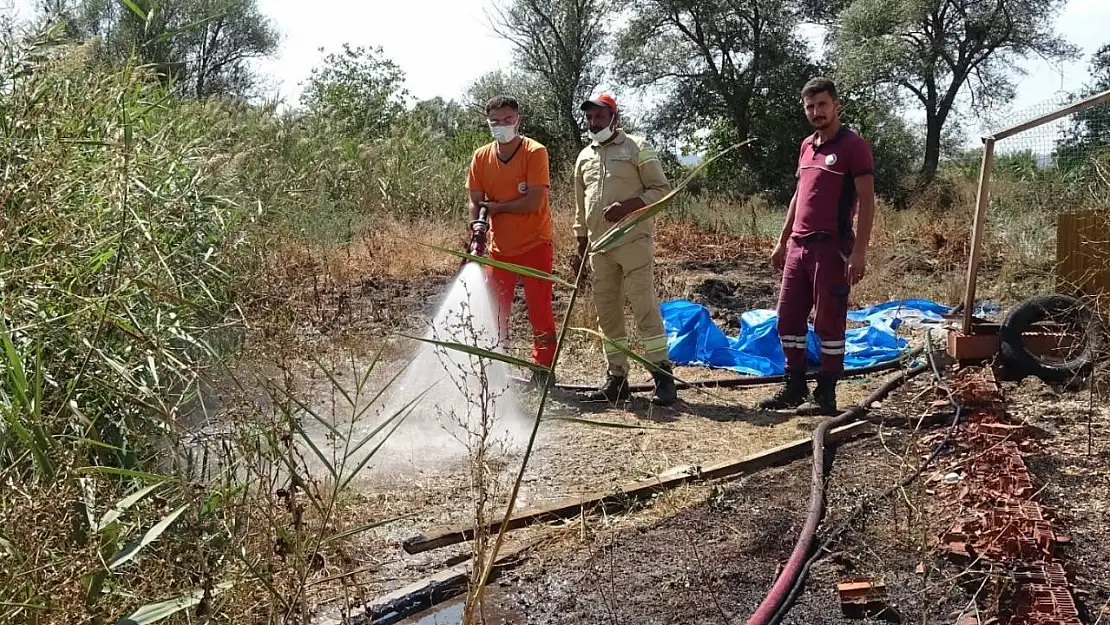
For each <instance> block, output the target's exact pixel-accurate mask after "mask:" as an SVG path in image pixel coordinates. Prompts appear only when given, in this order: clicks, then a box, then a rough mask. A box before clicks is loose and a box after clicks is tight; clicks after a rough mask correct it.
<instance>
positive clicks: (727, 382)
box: [510, 347, 925, 393]
mask: <svg viewBox="0 0 1110 625" xmlns="http://www.w3.org/2000/svg"><path fill="white" fill-rule="evenodd" d="M924 351H925V348H924V347H915V348H914V349H912V350H910V351H908V352H906V353H905V354H902V355H901V356H899V357H897V358H895V359H894V360H889V361H887V362H881V363H879V364H876V365H870V366H867V367H856V368H853V369H845V370H844V373H843V374H842V377H845V378H849V377H855V376H861V375H871V374H872V373H880V372H882V371H887V370H890V369H897V368H899V367H901V366H902V365H903V364H904V363H905V362H906V361H909V360H913V359H914V358H917V357H918V356H920V355H921V354H922V353H923V352H924ZM816 377H817V372H816V371H810V372H808V373H807V374H806V379H807V380H812V379H814V378H816ZM510 379H511V380H513V381H514V382H518V383H520V384H524V383H527V380H525V379H524V378H520V377H517V376H510ZM783 379H784V377H783V376H782V375H742V376H736V377H732V378H721V379H717V380H691V381H689V382H678V381H677V380H676V384H675V386H676V388H679V389H684V388H736V387H742V386H763V385H767V384H777V383H779V382H782V381H783ZM555 388H557V389H560V390H563V391H574V392H589V391H594V390H597V386H594V385H589V384H559V383H556V384H555ZM628 390H629V391H630V392H632V393H646V392H648V391H653V390H655V385H654V384H634V385H630V386H629V387H628Z"/></svg>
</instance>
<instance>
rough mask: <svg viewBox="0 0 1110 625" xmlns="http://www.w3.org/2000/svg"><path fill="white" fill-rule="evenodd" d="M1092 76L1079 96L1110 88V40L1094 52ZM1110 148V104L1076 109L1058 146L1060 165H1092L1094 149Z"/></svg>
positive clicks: (1058, 165) (1071, 168)
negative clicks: (1077, 111)
mask: <svg viewBox="0 0 1110 625" xmlns="http://www.w3.org/2000/svg"><path fill="white" fill-rule="evenodd" d="M1090 72H1091V80H1090V82H1088V83H1087V86H1086V87H1085V88H1084V89H1083V91H1082V92H1080V93H1079V94H1078V95H1077V97H1083V98H1086V97H1090V96H1093V95H1096V94H1099V93H1102V92H1104V91H1107V90H1110V43H1108V44H1106V45H1104V46H1102V47H1101V48H1099V49H1098V51H1097V52H1095V53H1094V54H1093V55H1092V56H1091V62H1090ZM1108 148H1110V104H1101V105H1099V106H1094V107H1091V108H1089V109H1086V110H1084V111H1080V112H1079V113H1076V114H1075V116H1074V117H1073V118H1072V122H1071V125H1070V126H1069V127H1068V128H1067V130H1066V131H1065V133H1064V137H1063V138H1062V140H1061V141H1060V143H1059V145H1058V146H1057V148H1056V155H1055V159H1054V160H1055V162H1056V165H1057V167H1060V168H1062V169H1065V170H1073V169H1075V168H1078V167H1085V166H1087V165H1089V159H1090V157H1091V152H1093V151H1104V150H1107V149H1108Z"/></svg>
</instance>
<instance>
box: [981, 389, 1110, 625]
mask: <svg viewBox="0 0 1110 625" xmlns="http://www.w3.org/2000/svg"><path fill="white" fill-rule="evenodd" d="M1003 391H1004V393H1005V394H1006V396H1007V398H1008V399H1011V400H1012V401H1014V402H1015V403H1017V404H1018V405H1020V406H1021V409H1022V412H1021V413H1020V414H1021V415H1022V416H1024V417H1026V418H1027V419H1028V420H1029V423H1030V424H1031V425H1032V426H1034V427H1036V428H1038V429H1040V430H1041V431H1042V432H1043V434H1042V436H1041V438H1040V440H1039V446H1038V449H1037V450H1036V451H1035V452H1034V453H1033V454H1032V455H1031V456H1030V457H1029V458H1027V460H1026V463H1027V465H1028V466H1029V470H1030V471H1031V472H1032V473H1033V475H1034V476H1035V479H1036V480H1037V484H1036V485H1037V486H1038V487H1039V488H1041V491H1040V498H1041V501H1042V502H1043V503H1044V505H1045V506H1047V507H1048V508H1050V509H1051V510H1052V511H1053V512H1054V513H1055V515H1056V520H1057V524H1058V527H1059V528H1060V529H1059V531H1060V532H1062V533H1063V534H1065V535H1067V536H1068V537H1070V539H1071V540H1070V544H1068V545H1066V546H1065V548H1064V555H1065V556H1066V557H1067V558H1068V559H1069V560H1070V561H1071V562H1072V563H1073V564H1074V566H1075V586H1076V589H1077V591H1078V592H1077V594H1076V603H1077V604H1080V605H1081V607H1082V608H1085V609H1086V611H1087V614H1088V617H1089V618H1088V619H1087V622H1089V623H1093V622H1095V621H1096V620H1098V619H1099V618H1100V617H1101V618H1102V622H1103V623H1105V622H1108V621H1110V609H1107V606H1108V605H1110V523H1108V521H1110V418H1108V417H1110V409H1108V407H1107V402H1106V399H1105V396H1103V397H1101V398H1100V397H1099V396H1098V395H1096V394H1093V393H1090V392H1087V391H1078V392H1070V393H1069V392H1062V391H1060V390H1058V389H1053V388H1052V387H1050V386H1048V385H1046V384H1044V383H1043V382H1041V381H1040V380H1037V379H1036V378H1027V379H1026V380H1024V381H1022V382H1019V383H1010V384H1005V385H1004V386H1003Z"/></svg>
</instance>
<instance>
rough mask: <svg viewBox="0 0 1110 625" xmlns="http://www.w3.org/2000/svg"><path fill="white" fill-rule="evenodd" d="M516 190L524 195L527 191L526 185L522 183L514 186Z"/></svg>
mask: <svg viewBox="0 0 1110 625" xmlns="http://www.w3.org/2000/svg"><path fill="white" fill-rule="evenodd" d="M516 190H517V191H520V192H521V193H524V192H525V191H527V190H528V185H526V184H524V183H523V182H522V183H520V184H518V185H517V186H516Z"/></svg>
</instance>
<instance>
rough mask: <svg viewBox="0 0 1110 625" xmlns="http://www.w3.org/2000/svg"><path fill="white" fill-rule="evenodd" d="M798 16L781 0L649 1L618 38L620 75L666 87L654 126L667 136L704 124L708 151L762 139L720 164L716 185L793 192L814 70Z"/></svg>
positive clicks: (639, 84) (636, 83)
mask: <svg viewBox="0 0 1110 625" xmlns="http://www.w3.org/2000/svg"><path fill="white" fill-rule="evenodd" d="M800 20H801V15H800V14H798V13H797V12H796V11H795V9H794V8H793V7H792V6H791V5H790V4H789V3H787V2H782V1H780V0H704V1H702V0H645V1H644V2H641V3H639V4H637V5H636V8H635V9H634V10H633V13H632V14H631V16H630V20H629V22H628V24H627V26H625V28H624V29H622V30H621V31H620V33H619V34H618V36H617V61H618V63H617V73H618V75H619V76H620V77H621V78H622V79H623V80H624V81H626V83H627V84H628V86H630V87H632V88H637V89H651V90H653V91H655V92H657V93H662V94H665V96H664V98H663V101H662V102H661V104H660V105H659V106H658V107H657V108H656V110H655V112H654V114H653V115H652V118H651V122H650V126H651V127H652V128H653V130H654V131H655V132H657V133H659V134H661V135H664V136H665V137H667V138H668V141H667V142H668V143H671V142H672V141H673V140H675V139H678V138H681V137H691V136H694V135H695V133H697V132H698V131H703V130H704V129H706V128H707V127H708V129H709V130H710V136H709V139H708V142H707V144H706V145H702V146H699V147H702V148H708V149H710V150H713V149H716V148H722V147H725V146H726V145H729V144H732V143H734V142H736V141H738V140H744V139H746V138H748V137H755V138H756V142H755V143H753V144H751V145H750V146H749V147H747V148H746V149H744V150H741V151H738V152H737V153H735V155H729V156H728V157H726V158H723V159H721V160H720V161H718V162H717V163H715V164H714V166H713V167H712V168H711V171H710V172H709V174H710V177H711V179H712V180H715V181H716V182H713V184H712V185H711V186H715V187H717V188H718V189H719V190H727V191H732V192H736V193H753V192H760V191H770V192H772V193H773V194H774V195H775V196H777V197H779V198H781V197H783V196H785V197H787V198H789V193H790V191H791V190H792V187H791V185H790V182H789V179H790V177H791V175H792V172H793V170H794V167H793V164H792V160H793V159H796V158H797V155H798V152H797V149H798V144H799V142H800V141H801V139H802V137H803V136H805V134H807V133H808V132H809V131H810V128H809V126H808V124H807V122H806V120H805V116H804V114H803V112H802V108H801V105H800V97H801V96H800V95H799V94H800V91H801V88H802V85H803V84H804V83H805V81H806V80H807V79H808V78H809V77H810V76H812V75H814V74H816V73H817V68H816V67H815V66H814V65H813V64H812V63H811V62H810V61H809V59H808V50H807V48H806V46H805V44H804V43H803V42H802V41H800V40H799V39H798V37H797V36H796V34H795V33H796V29H797V26H798V25H799V23H800ZM712 180H711V182H712Z"/></svg>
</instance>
